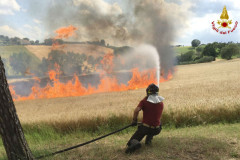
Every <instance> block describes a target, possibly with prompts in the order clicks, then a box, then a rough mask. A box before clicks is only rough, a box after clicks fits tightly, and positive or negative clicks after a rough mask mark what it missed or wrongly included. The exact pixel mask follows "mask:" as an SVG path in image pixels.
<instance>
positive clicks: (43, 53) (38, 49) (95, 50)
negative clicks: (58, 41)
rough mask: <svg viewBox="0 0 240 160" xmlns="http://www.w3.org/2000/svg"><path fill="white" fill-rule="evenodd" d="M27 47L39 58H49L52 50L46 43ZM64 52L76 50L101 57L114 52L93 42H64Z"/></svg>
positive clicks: (76, 51) (75, 51)
mask: <svg viewBox="0 0 240 160" xmlns="http://www.w3.org/2000/svg"><path fill="white" fill-rule="evenodd" d="M25 47H26V49H27V50H28V51H29V52H31V53H33V54H34V55H36V56H37V57H38V58H39V59H42V58H43V57H45V58H47V57H48V53H50V52H51V48H52V46H46V45H26V46H25ZM62 50H63V51H64V52H74V53H79V54H83V53H84V54H86V55H88V56H93V57H95V58H96V57H99V56H103V55H104V54H106V53H108V52H113V50H112V49H110V48H106V47H103V46H98V45H93V44H64V48H63V49H62Z"/></svg>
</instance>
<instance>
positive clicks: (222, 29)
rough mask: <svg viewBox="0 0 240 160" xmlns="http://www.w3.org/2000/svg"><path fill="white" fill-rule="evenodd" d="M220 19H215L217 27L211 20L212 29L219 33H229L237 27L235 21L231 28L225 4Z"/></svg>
mask: <svg viewBox="0 0 240 160" xmlns="http://www.w3.org/2000/svg"><path fill="white" fill-rule="evenodd" d="M220 19H221V20H218V21H217V24H218V25H219V26H218V27H216V26H215V23H214V21H213V22H212V29H213V30H215V31H216V32H218V33H220V34H230V33H231V32H233V31H234V30H235V29H236V28H237V25H238V22H237V21H236V22H235V23H234V26H233V28H232V27H231V25H232V20H230V19H229V16H228V12H227V8H226V6H224V8H223V11H222V14H221V16H220Z"/></svg>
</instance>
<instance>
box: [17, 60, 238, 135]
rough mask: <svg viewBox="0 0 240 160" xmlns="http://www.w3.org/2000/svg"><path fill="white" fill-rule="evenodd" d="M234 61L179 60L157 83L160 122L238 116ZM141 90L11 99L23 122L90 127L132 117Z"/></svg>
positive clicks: (190, 122)
mask: <svg viewBox="0 0 240 160" xmlns="http://www.w3.org/2000/svg"><path fill="white" fill-rule="evenodd" d="M239 65H240V60H239V59H235V60H232V61H217V62H213V63H206V64H195V65H187V66H178V67H177V68H176V74H175V75H174V77H173V78H172V79H171V80H169V81H167V82H164V83H160V95H161V96H163V97H165V98H166V100H165V103H164V104H165V109H164V114H163V123H164V124H165V125H175V126H176V127H180V126H191V125H199V124H208V123H218V122H223V121H224V122H236V121H239V117H240V116H239V114H240V101H239V100H240V97H239V95H240V94H239V90H240V88H239V86H240V84H239V83H240V82H239V80H238V79H239V78H240V77H239V72H238V70H237V68H238V67H239ZM58 83H59V82H58ZM69 85H70V86H72V84H69ZM73 86H74V85H73ZM144 96H145V89H137V90H129V91H121V92H109V93H98V94H93V95H85V96H80V97H64V98H54V99H36V100H29V101H15V104H16V108H17V111H18V114H19V117H20V120H21V121H22V122H23V124H29V125H32V124H35V125H36V124H41V123H44V124H45V123H46V124H48V125H50V126H53V127H54V128H55V129H57V130H62V131H68V130H76V129H78V128H83V129H90V130H91V129H96V128H97V126H101V125H106V124H108V123H109V124H108V125H118V124H124V123H129V122H131V118H132V111H133V109H134V108H135V106H136V105H137V104H138V101H139V100H140V99H142V98H143V97H144ZM110 122H111V123H110ZM113 122H114V123H113Z"/></svg>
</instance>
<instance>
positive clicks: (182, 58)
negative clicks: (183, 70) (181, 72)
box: [177, 51, 194, 62]
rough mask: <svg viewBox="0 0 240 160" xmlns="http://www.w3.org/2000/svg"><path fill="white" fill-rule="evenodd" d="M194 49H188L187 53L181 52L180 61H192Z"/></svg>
mask: <svg viewBox="0 0 240 160" xmlns="http://www.w3.org/2000/svg"><path fill="white" fill-rule="evenodd" d="M193 54H194V51H188V52H187V53H184V54H181V55H180V56H178V57H177V60H178V62H186V61H192V57H193Z"/></svg>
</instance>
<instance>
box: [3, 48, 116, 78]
mask: <svg viewBox="0 0 240 160" xmlns="http://www.w3.org/2000/svg"><path fill="white" fill-rule="evenodd" d="M119 48H120V49H121V47H119ZM51 49H52V46H49V45H10V46H0V56H1V58H2V59H3V61H4V64H5V69H6V73H7V75H8V77H9V76H10V77H13V78H14V77H16V76H17V77H18V76H19V75H18V74H16V73H15V71H14V70H13V68H12V67H11V66H10V61H9V60H10V57H11V56H12V55H13V54H19V53H26V54H27V55H29V56H30V57H31V62H29V64H28V68H29V70H31V71H33V70H35V71H37V70H39V68H38V67H39V64H41V62H42V58H48V54H49V53H50V52H51ZM117 49H118V48H117ZM61 50H62V51H64V52H65V53H67V52H73V53H75V54H85V55H86V56H88V57H89V56H92V57H94V58H96V59H97V58H98V57H103V56H104V54H106V53H113V52H114V51H115V50H116V49H113V48H107V47H105V46H100V45H95V44H63V46H62V47H61ZM86 67H87V68H89V70H92V69H91V68H92V67H90V66H89V64H88V62H87V61H86V62H84V63H83V68H86Z"/></svg>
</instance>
